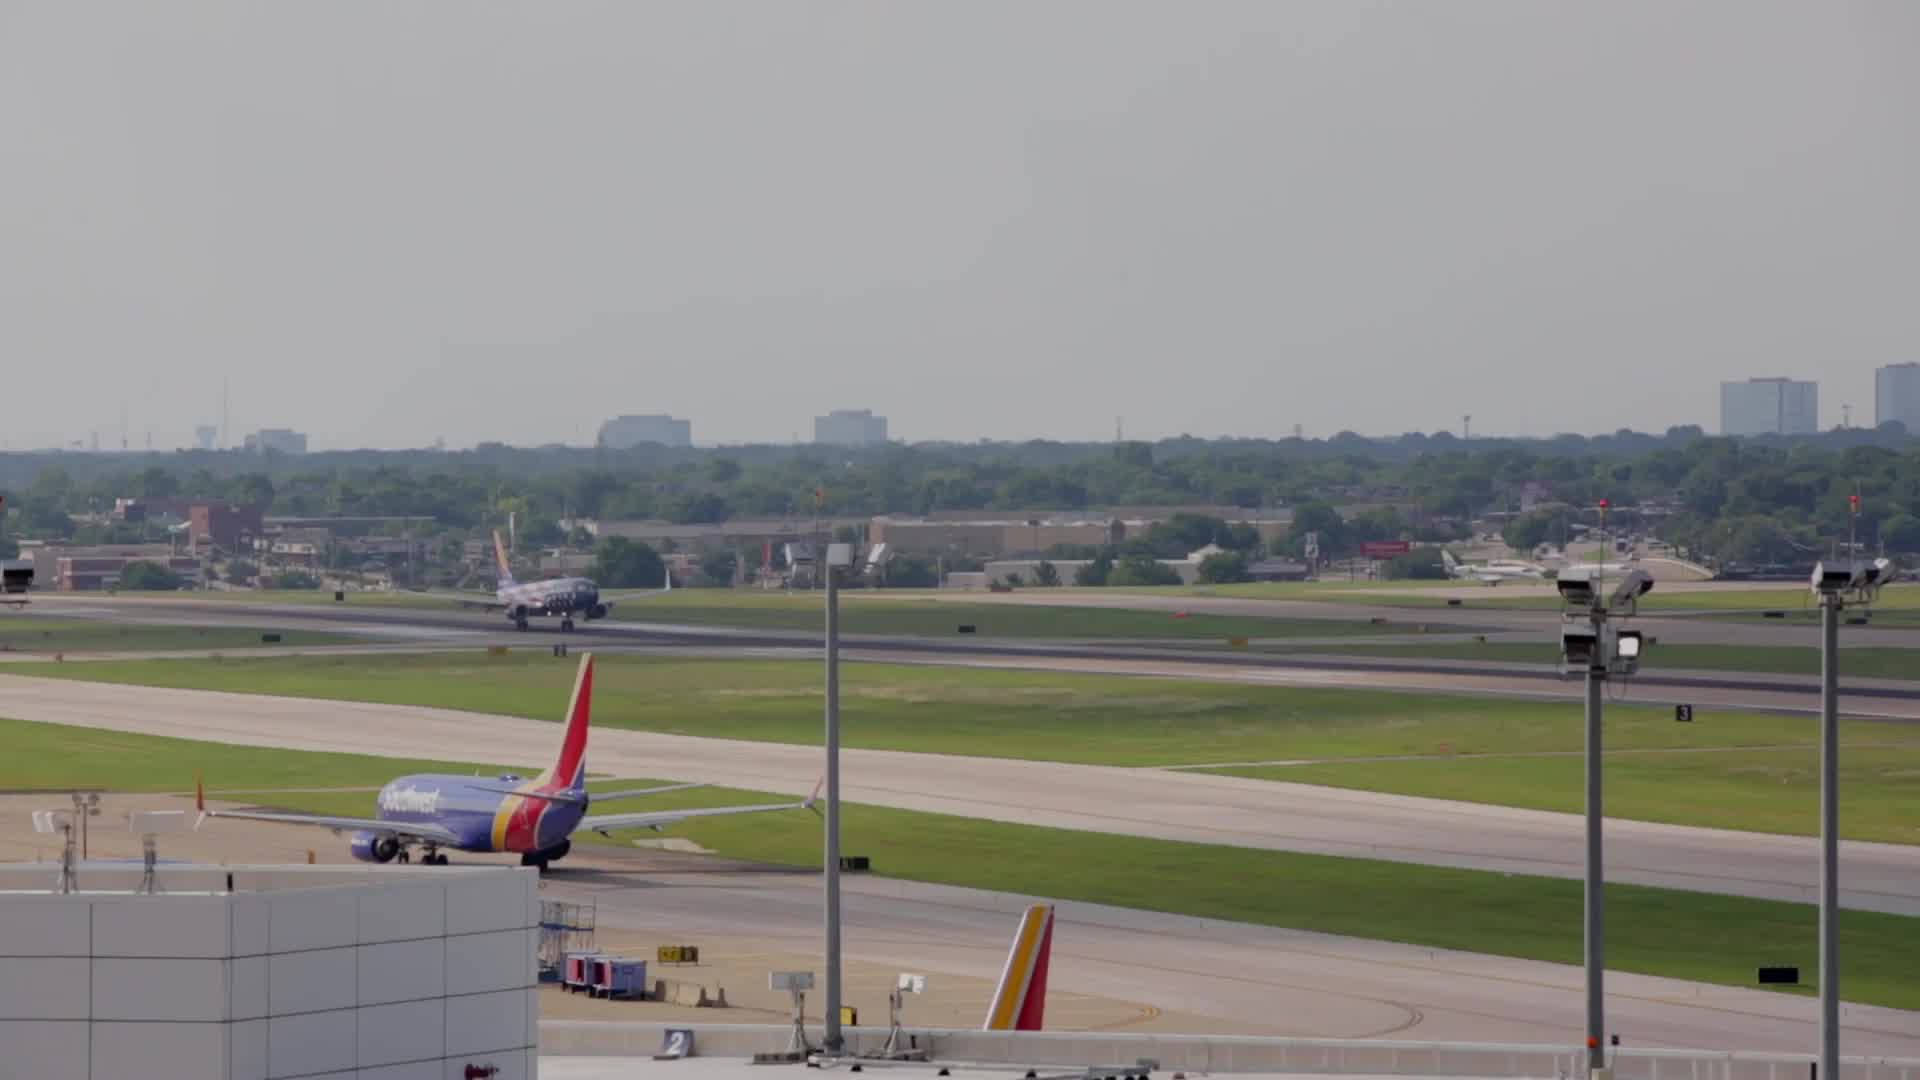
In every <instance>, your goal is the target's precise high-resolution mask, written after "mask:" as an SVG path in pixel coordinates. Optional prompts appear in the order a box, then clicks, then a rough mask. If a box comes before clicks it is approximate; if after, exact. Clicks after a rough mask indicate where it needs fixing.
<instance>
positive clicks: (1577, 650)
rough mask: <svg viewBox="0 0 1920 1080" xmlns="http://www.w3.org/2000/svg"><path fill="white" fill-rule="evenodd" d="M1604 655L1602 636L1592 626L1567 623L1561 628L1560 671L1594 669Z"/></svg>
mask: <svg viewBox="0 0 1920 1080" xmlns="http://www.w3.org/2000/svg"><path fill="white" fill-rule="evenodd" d="M1603 656H1604V654H1603V653H1602V652H1601V651H1600V635H1599V634H1598V633H1596V632H1595V631H1594V628H1593V627H1591V626H1585V625H1582V624H1580V623H1565V624H1563V625H1562V626H1561V627H1560V670H1561V671H1562V672H1563V673H1565V672H1569V671H1584V670H1587V669H1589V668H1592V667H1593V666H1594V665H1595V663H1596V661H1598V660H1599V659H1600V658H1601V657H1603Z"/></svg>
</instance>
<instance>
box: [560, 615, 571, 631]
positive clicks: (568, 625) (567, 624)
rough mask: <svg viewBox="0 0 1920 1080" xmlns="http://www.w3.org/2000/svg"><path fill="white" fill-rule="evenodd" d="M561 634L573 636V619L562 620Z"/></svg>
mask: <svg viewBox="0 0 1920 1080" xmlns="http://www.w3.org/2000/svg"><path fill="white" fill-rule="evenodd" d="M560 632H561V633H563V634H571V633H573V619H571V618H565V619H561V620H560Z"/></svg>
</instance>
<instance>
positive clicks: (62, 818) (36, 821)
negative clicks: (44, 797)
mask: <svg viewBox="0 0 1920 1080" xmlns="http://www.w3.org/2000/svg"><path fill="white" fill-rule="evenodd" d="M71 828H73V815H72V814H70V813H68V812H67V811H65V810H35V811H34V812H33V831H34V832H37V833H57V832H60V831H61V830H63V829H71Z"/></svg>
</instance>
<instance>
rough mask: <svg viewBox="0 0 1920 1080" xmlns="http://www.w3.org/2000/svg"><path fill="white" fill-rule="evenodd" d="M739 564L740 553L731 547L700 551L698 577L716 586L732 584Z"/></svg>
mask: <svg viewBox="0 0 1920 1080" xmlns="http://www.w3.org/2000/svg"><path fill="white" fill-rule="evenodd" d="M739 566H740V553H739V552H736V551H734V550H732V549H731V548H716V549H714V550H711V551H703V552H701V553H700V579H701V581H702V582H704V583H705V584H708V585H712V586H715V587H716V588H725V587H726V586H729V585H732V584H733V576H734V573H735V572H736V570H737V569H738V568H739Z"/></svg>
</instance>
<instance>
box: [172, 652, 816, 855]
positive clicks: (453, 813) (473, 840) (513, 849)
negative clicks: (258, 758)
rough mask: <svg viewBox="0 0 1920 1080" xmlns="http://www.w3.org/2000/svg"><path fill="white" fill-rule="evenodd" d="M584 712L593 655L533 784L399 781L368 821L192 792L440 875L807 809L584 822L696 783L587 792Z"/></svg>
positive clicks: (704, 811) (512, 779)
mask: <svg viewBox="0 0 1920 1080" xmlns="http://www.w3.org/2000/svg"><path fill="white" fill-rule="evenodd" d="M592 703H593V656H592V654H590V653H589V654H587V655H585V656H582V657H581V658H580V670H579V673H578V674H576V675H575V676H574V682H573V698H572V700H571V702H570V703H569V704H568V706H567V725H566V730H565V732H564V733H563V734H562V736H561V739H560V754H559V757H558V759H557V760H556V761H555V762H554V763H553V767H552V768H550V769H548V770H547V771H545V772H543V773H541V774H540V775H539V776H536V777H534V778H533V779H532V780H522V779H521V778H520V777H518V776H513V775H506V776H498V777H491V778H489V777H478V776H439V775H434V774H430V773H429V774H421V775H417V776H403V777H401V778H400V779H398V780H395V781H393V782H392V783H390V784H388V785H387V786H386V787H383V788H381V789H380V798H379V803H378V808H377V809H376V811H375V813H374V816H373V817H370V818H352V817H328V816H325V815H319V814H281V813H269V812H266V811H254V810H208V809H207V802H206V793H205V791H204V789H203V790H201V791H200V792H199V793H198V799H199V807H200V814H201V817H202V818H203V819H204V818H209V817H226V818H245V819H248V820H251V821H277V822H282V823H285V824H290V825H318V826H320V827H321V828H324V829H331V830H333V831H334V832H335V833H342V832H349V833H352V834H353V840H352V847H351V850H352V852H353V857H354V858H356V859H360V860H362V861H364V862H376V863H383V862H390V861H393V860H396V859H397V860H399V861H400V862H409V861H411V860H412V849H413V848H415V847H418V848H420V849H421V858H420V861H421V862H422V863H426V864H428V865H437V866H445V865H446V864H447V856H446V854H445V851H448V850H452V851H470V852H509V853H517V854H518V855H519V856H520V865H522V866H537V867H539V868H540V869H541V870H542V871H545V870H546V868H547V864H548V863H550V862H553V861H555V860H557V859H560V858H563V857H565V856H566V854H567V852H568V851H569V850H571V849H572V847H573V844H572V840H571V837H572V836H573V834H574V833H575V832H577V831H579V830H581V829H586V830H589V831H592V832H597V833H600V834H602V835H609V834H611V833H612V832H613V830H615V829H647V828H654V829H657V828H660V827H662V826H665V825H671V824H673V823H674V822H677V821H685V820H687V819H689V818H697V817H712V816H715V815H719V814H756V813H761V812H764V811H768V810H810V809H812V808H813V802H814V800H813V799H812V798H809V799H807V800H806V801H805V802H797V803H762V804H758V805H754V806H714V807H705V808H701V809H694V810H648V811H642V812H640V813H631V814H589V813H587V809H588V807H589V805H590V804H591V803H593V802H603V801H607V800H610V799H629V798H633V797H635V796H640V795H657V794H659V793H661V792H665V791H681V790H684V789H686V788H694V787H700V786H701V785H699V784H673V785H669V786H666V787H653V788H639V789H635V790H630V791H603V792H595V793H593V794H591V795H589V794H588V792H587V726H588V713H589V712H590V711H591V708H592Z"/></svg>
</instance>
